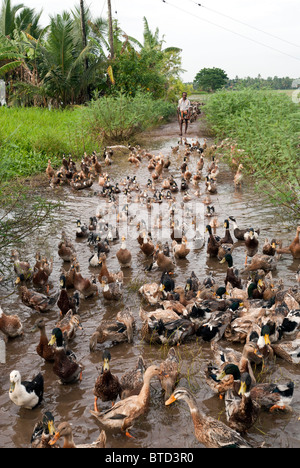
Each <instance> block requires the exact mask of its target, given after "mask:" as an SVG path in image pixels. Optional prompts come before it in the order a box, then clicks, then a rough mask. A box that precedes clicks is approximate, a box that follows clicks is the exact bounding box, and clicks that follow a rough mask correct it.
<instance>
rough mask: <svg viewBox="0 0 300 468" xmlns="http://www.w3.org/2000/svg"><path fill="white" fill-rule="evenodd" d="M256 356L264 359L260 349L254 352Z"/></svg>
mask: <svg viewBox="0 0 300 468" xmlns="http://www.w3.org/2000/svg"><path fill="white" fill-rule="evenodd" d="M254 354H255V355H256V356H257V357H259V358H260V359H262V358H263V355H262V354H261V352H260V351H259V349H255V350H254Z"/></svg>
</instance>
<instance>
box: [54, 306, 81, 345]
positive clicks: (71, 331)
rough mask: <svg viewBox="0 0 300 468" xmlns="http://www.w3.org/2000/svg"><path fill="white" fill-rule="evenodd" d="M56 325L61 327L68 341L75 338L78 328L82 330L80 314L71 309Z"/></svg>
mask: <svg viewBox="0 0 300 468" xmlns="http://www.w3.org/2000/svg"><path fill="white" fill-rule="evenodd" d="M55 326H56V328H60V329H61V331H62V334H63V337H64V340H65V342H66V343H68V342H69V341H70V340H73V339H74V338H75V336H76V332H77V330H78V329H79V330H82V325H81V319H80V316H79V315H78V314H74V313H73V311H72V310H69V312H67V313H66V315H65V316H64V317H63V318H62V319H61V320H59V322H57V323H56V325H55Z"/></svg>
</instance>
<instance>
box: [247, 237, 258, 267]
mask: <svg viewBox="0 0 300 468" xmlns="http://www.w3.org/2000/svg"><path fill="white" fill-rule="evenodd" d="M244 239H245V246H246V260H245V265H247V263H248V257H254V255H256V254H257V252H258V247H259V240H258V234H257V233H256V232H255V231H254V229H253V228H250V229H249V231H248V232H246V234H245V235H244Z"/></svg>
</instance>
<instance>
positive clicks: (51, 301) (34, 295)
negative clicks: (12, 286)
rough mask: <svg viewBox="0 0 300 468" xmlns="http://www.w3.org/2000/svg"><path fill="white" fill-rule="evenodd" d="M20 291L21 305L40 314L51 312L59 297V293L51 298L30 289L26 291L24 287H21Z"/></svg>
mask: <svg viewBox="0 0 300 468" xmlns="http://www.w3.org/2000/svg"><path fill="white" fill-rule="evenodd" d="M20 291H21V300H22V302H23V304H25V305H26V306H27V307H30V308H31V309H34V310H36V311H37V312H41V313H44V312H48V311H50V310H52V309H53V308H54V306H55V305H56V303H57V300H58V297H59V293H57V294H55V295H54V296H53V297H48V296H46V295H44V294H41V293H38V292H36V291H34V290H32V289H28V288H27V287H26V286H21V289H20Z"/></svg>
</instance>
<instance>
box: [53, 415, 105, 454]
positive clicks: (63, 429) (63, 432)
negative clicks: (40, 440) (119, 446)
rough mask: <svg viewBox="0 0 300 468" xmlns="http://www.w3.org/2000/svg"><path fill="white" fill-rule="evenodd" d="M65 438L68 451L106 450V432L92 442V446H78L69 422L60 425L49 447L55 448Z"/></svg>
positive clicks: (65, 446)
mask: <svg viewBox="0 0 300 468" xmlns="http://www.w3.org/2000/svg"><path fill="white" fill-rule="evenodd" d="M61 437H63V438H64V444H63V448H67V449H70V448H71V449H74V448H77V449H89V448H98V449H100V448H105V447H106V440H107V437H106V433H105V431H103V430H102V431H101V432H100V435H99V437H98V438H97V439H96V440H95V441H94V442H91V443H90V444H79V445H78V444H76V445H75V442H74V437H73V430H72V427H71V425H70V424H69V423H68V422H63V423H61V424H59V426H58V427H57V432H56V433H55V435H54V437H53V438H52V440H51V441H50V442H49V445H51V446H53V445H55V444H56V443H57V442H58V440H59V439H60V438H61Z"/></svg>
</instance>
